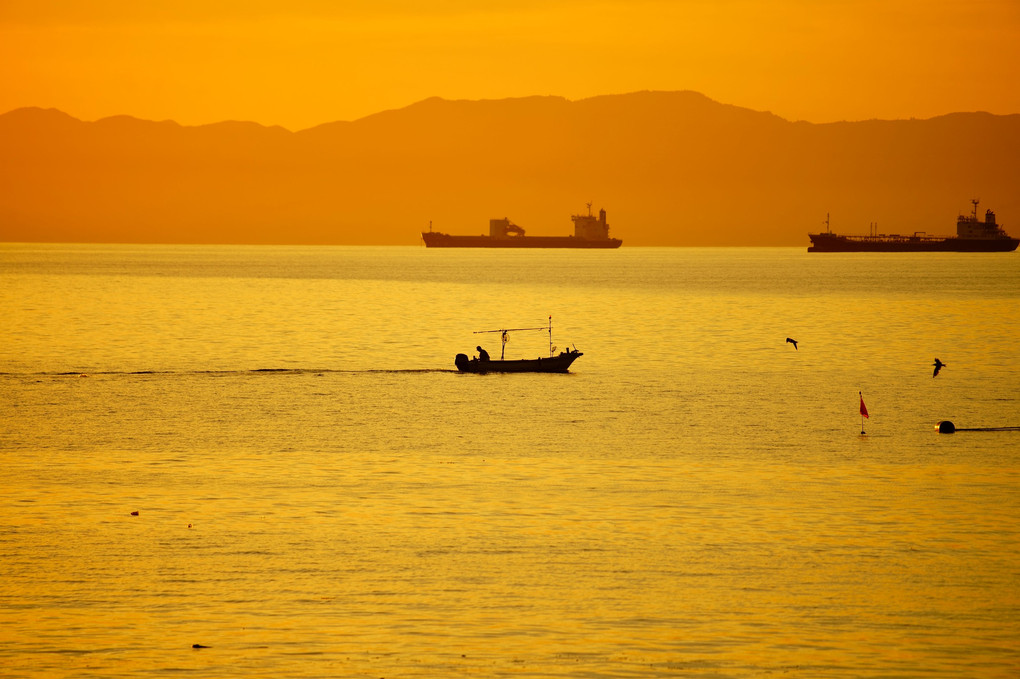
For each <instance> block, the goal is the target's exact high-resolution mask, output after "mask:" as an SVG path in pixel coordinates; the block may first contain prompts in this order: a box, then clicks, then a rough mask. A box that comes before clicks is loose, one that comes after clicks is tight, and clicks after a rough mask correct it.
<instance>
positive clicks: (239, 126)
mask: <svg viewBox="0 0 1020 679" xmlns="http://www.w3.org/2000/svg"><path fill="white" fill-rule="evenodd" d="M1018 184H1020V115H1008V116H997V115H991V114H988V113H953V114H949V115H945V116H939V117H937V118H931V119H927V120H892V121H884V120H869V121H860V122H839V123H826V124H812V123H806V122H791V121H787V120H784V119H782V118H780V117H778V116H776V115H773V114H771V113H768V112H760V111H754V110H751V109H747V108H741V107H738V106H732V105H727V104H721V103H718V102H715V101H713V100H711V99H709V98H708V97H705V96H704V95H701V94H698V93H696V92H635V93H632V94H624V95H607V96H599V97H593V98H590V99H583V100H579V101H569V100H567V99H564V98H562V97H551V96H535V97H524V98H517V99H503V100H481V101H463V100H445V99H440V98H435V97H434V98H430V99H426V100H423V101H420V102H417V103H415V104H412V105H410V106H407V107H405V108H402V109H396V110H392V111H383V112H380V113H376V114H373V115H370V116H366V117H364V118H360V119H358V120H354V121H340V122H331V123H325V124H322V125H319V126H316V127H313V128H309V129H306V130H301V131H297V132H291V131H288V130H285V129H283V128H281V127H276V126H273V127H267V126H263V125H259V124H257V123H252V122H239V121H224V122H219V123H213V124H209V125H200V126H182V125H179V124H177V123H175V122H173V121H160V122H154V121H146V120H140V119H138V118H133V117H130V116H113V117H109V118H103V119H101V120H97V121H95V122H83V121H80V120H77V119H76V118H73V117H71V116H69V115H67V114H65V113H62V112H60V111H57V110H54V109H40V108H22V109H17V110H14V111H10V112H8V113H5V114H3V115H0V240H3V241H46V242H51V241H70V242H138V243H145V242H165V243H337V244H415V243H417V242H418V238H419V237H418V232H419V231H421V230H426V229H427V228H428V225H429V222H430V221H431V222H432V224H433V228H435V229H437V230H442V231H447V232H452V233H482V232H483V231H485V230H487V227H488V220H489V218H491V217H503V216H507V217H510V218H511V219H513V220H514V222H516V223H518V224H520V225H522V226H524V227H525V228H527V229H528V233H529V234H534V235H561V234H566V233H569V232H570V231H571V224H570V220H569V217H570V214H571V213H577V212H580V211H582V210H583V209H584V203H585V202H587V201H589V200H591V201H594V203H595V206H594V209H595V210H597V209H598V208H599V207H604V208H605V209H606V210H607V212H608V213H609V223H610V225H611V228H612V234H613V235H614V236H617V237H620V238H623V240H624V247H627V246H636V245H803V246H804V247H807V244H808V241H807V236H806V234H807V232H808V231H809V230H811V231H814V230H817V229H819V228H824V227H823V226H822V222H823V221H824V219H825V215H826V214H827V213H829V214H830V215H831V221H832V228H833V230H836V231H841V232H857V233H865V232H867V230H868V228H869V224H870V223H871V222H875V221H877V222H878V224H879V230H880V231H884V232H897V233H912V232H914V231H925V232H928V233H950V232H952V230H953V227H954V222H955V217H956V214H957V213H958V212H961V211H967V210H969V209H970V199H971V198H980V199H981V201H982V203H981V209H982V210H983V209H984V208H986V207H987V208H991V209H993V210H995V211H996V213H997V214H998V216H999V221H1000V222H1002V223H1004V224H1005V226H1006V229H1007V231H1010V232H1011V233H1012V234H1014V235H1018V234H1020V195H1018V194H1017V191H1016V187H1017V185H1018Z"/></svg>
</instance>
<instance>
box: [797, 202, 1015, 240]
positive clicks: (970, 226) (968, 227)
mask: <svg viewBox="0 0 1020 679" xmlns="http://www.w3.org/2000/svg"><path fill="white" fill-rule="evenodd" d="M970 202H971V203H973V204H974V211H973V213H971V214H969V215H960V216H959V217H957V218H956V235H955V236H929V235H927V234H926V233H925V232H924V231H915V232H914V234H913V235H911V236H906V235H899V234H882V233H871V234H869V235H867V236H842V235H838V234H835V233H832V232H831V231H829V230H828V224H829V219H828V217H826V219H825V224H826V232H825V233H809V234H808V238H810V239H811V246H810V247H808V252H1012V251H1013V250H1016V247H1017V244H1020V239H1017V238H1011V237H1010V236H1009V235H1008V234H1007V233H1006V232H1005V231H1004V230H1003V228H1002V226H1000V225H999V224H997V223H996V221H995V213H994V212H992V211H991V210H986V211H985V219H984V221H981V220H979V219H978V201H977V200H976V199H975V200H972V201H970ZM873 230H874V231H877V228H875V227H873Z"/></svg>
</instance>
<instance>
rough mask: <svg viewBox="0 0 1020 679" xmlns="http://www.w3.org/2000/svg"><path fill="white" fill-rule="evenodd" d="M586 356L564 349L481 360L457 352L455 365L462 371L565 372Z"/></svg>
mask: <svg viewBox="0 0 1020 679" xmlns="http://www.w3.org/2000/svg"><path fill="white" fill-rule="evenodd" d="M581 356H584V354H582V353H581V352H580V351H564V352H561V353H560V354H559V355H558V356H550V357H549V358H534V359H520V360H511V361H505V360H499V361H491V360H490V361H479V360H478V359H477V358H471V359H469V358H468V357H467V356H466V355H465V354H457V358H456V359H454V365H456V366H457V370H459V371H461V372H462V373H565V372H568V370H569V368H570V364H571V363H573V362H574V361H576V360H577V359H578V358H580V357H581Z"/></svg>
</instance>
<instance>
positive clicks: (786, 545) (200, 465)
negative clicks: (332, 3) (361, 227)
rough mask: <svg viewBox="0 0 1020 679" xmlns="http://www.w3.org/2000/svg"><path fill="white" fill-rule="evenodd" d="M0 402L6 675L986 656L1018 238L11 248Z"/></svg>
mask: <svg viewBox="0 0 1020 679" xmlns="http://www.w3.org/2000/svg"><path fill="white" fill-rule="evenodd" d="M805 246H806V243H805ZM503 329H514V332H510V333H508V334H507V337H508V340H509V341H508V342H507V343H506V344H505V345H503V344H502V342H501V333H499V332H492V331H499V330H503ZM517 329H520V330H517ZM787 338H791V339H794V340H796V341H797V345H796V346H795V345H794V344H793V343H791V342H788V341H787ZM477 346H481V347H483V348H485V349H486V350H487V351H488V353H489V354H491V355H492V357H493V358H496V357H498V356H500V355H501V352H503V355H505V357H506V358H508V359H509V358H536V357H538V356H547V355H549V351H550V347H551V346H555V347H556V349H555V351H556V352H558V351H562V350H564V349H566V348H571V349H574V348H576V349H577V350H579V351H581V352H582V354H583V355H582V356H581V357H580V358H578V360H577V361H576V362H575V363H574V364H573V366H572V367H571V369H570V372H569V373H566V374H493V373H490V374H462V373H459V372H458V371H457V370H456V368H455V366H454V357H455V355H456V354H458V353H464V354H466V355H468V356H474V355H477V349H476V347H477ZM936 358H938V359H940V360H941V361H942V362H943V363H945V364H946V365H945V367H944V368H942V370H941V372H940V373H939V374H938V376H935V377H933V371H934V369H933V367H932V364H933V363H934V361H935V359H936ZM862 404H863V409H866V410H867V413H868V417H867V418H865V417H864V416H863V414H862V410H863V409H862ZM0 412H2V420H0V470H2V471H0V479H2V482H0V676H3V677H25V678H32V679H35V678H42V677H47V678H49V677H110V678H127V677H146V678H158V677H366V678H368V677H371V678H386V679H397V678H401V677H456V676H475V677H514V678H519V677H535V678H539V677H585V678H596V677H621V678H624V677H626V678H637V677H665V676H675V677H685V678H725V677H735V678H744V677H748V678H750V677H770V676H775V677H803V678H827V677H831V678H838V679H846V678H857V677H863V678H879V677H881V678H890V677H1003V678H1005V677H1017V676H1020V431H1017V430H1016V428H1017V427H1020V255H1018V254H1017V253H1005V254H996V253H988V254H984V253H981V254H966V253H944V254H941V253H916V254H909V253H908V254H891V253H878V254H853V253H845V254H817V253H813V254H808V253H807V252H806V247H799V248H704V249H702V248H643V247H628V246H624V247H623V248H621V249H619V250H613V251H581V250H528V251H497V250H475V249H451V250H446V249H441V250H435V249H426V248H424V247H414V246H407V247H403V246H395V247H327V246H319V247H303V246H291V247H277V246H225V245H224V246H176V245H74V244H45V245H40V244H13V243H7V244H3V245H0ZM940 421H951V422H953V423H954V424H955V427H956V428H957V429H958V430H957V431H956V433H953V434H940V433H938V431H937V430H936V424H937V423H938V422H940ZM1010 428H1012V429H1010Z"/></svg>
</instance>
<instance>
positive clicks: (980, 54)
mask: <svg viewBox="0 0 1020 679" xmlns="http://www.w3.org/2000/svg"><path fill="white" fill-rule="evenodd" d="M0 63H2V64H3V69H2V72H3V80H4V82H3V86H2V87H0V112H4V111H8V110H11V109H14V108H18V107H21V106H42V107H55V108H59V109H61V110H63V111H65V112H67V113H70V114H71V115H73V116H76V117H79V118H82V119H84V120H94V119H97V118H101V117H104V116H109V115H115V114H122V113H125V114H129V115H133V116H137V117H139V118H146V119H153V120H162V119H173V120H176V121H178V122H181V123H183V124H202V123H210V122H217V121H221V120H228V119H234V120H254V121H257V122H260V123H263V124H267V125H271V124H278V125H282V126H284V127H287V128H288V129H292V130H298V129H303V128H306V127H311V126H314V125H316V124H319V123H323V122H329V121H334V120H352V119H356V118H359V117H362V116H365V115H368V114H371V113H374V112H377V111H380V110H385V109H391V108H400V107H403V106H406V105H408V104H411V103H413V102H415V101H419V100H421V99H425V98H427V97H430V96H440V97H444V98H448V99H488V98H504V97H517V96H526V95H531V94H555V95H562V96H565V97H567V98H570V99H580V98H584V97H589V96H594V95H598V94H613V93H623V92H632V91H636V90H645V89H653V90H695V91H698V92H702V93H704V94H706V95H707V96H709V97H711V98H713V99H715V100H717V101H721V102H724V103H730V104H736V105H739V106H746V107H749V108H753V109H758V110H770V111H772V112H774V113H776V114H778V115H780V116H782V117H784V118H787V119H791V120H809V121H812V122H827V121H833V120H860V119H867V118H909V117H917V118H927V117H931V116H935V115H940V114H943V113H948V112H952V111H975V110H984V111H990V112H992V113H999V114H1006V113H1018V112H1020V87H1017V83H1020V1H1018V0H966V1H965V2H964V1H961V0H773V1H769V2H763V1H750V0H679V1H675V2H669V1H666V0H604V1H601V2H600V1H595V0H560V1H557V0H488V1H486V2H478V1H477V0H431V1H430V2H420V1H417V0H415V1H412V0H348V1H343V2H335V1H327V0H287V1H286V2H284V1H282V0H278V1H270V0H228V1H221V2H208V1H205V0H157V1H155V2H144V3H142V2H131V1H121V0H63V1H61V2H57V3H40V2H36V0H3V1H2V2H0Z"/></svg>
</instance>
